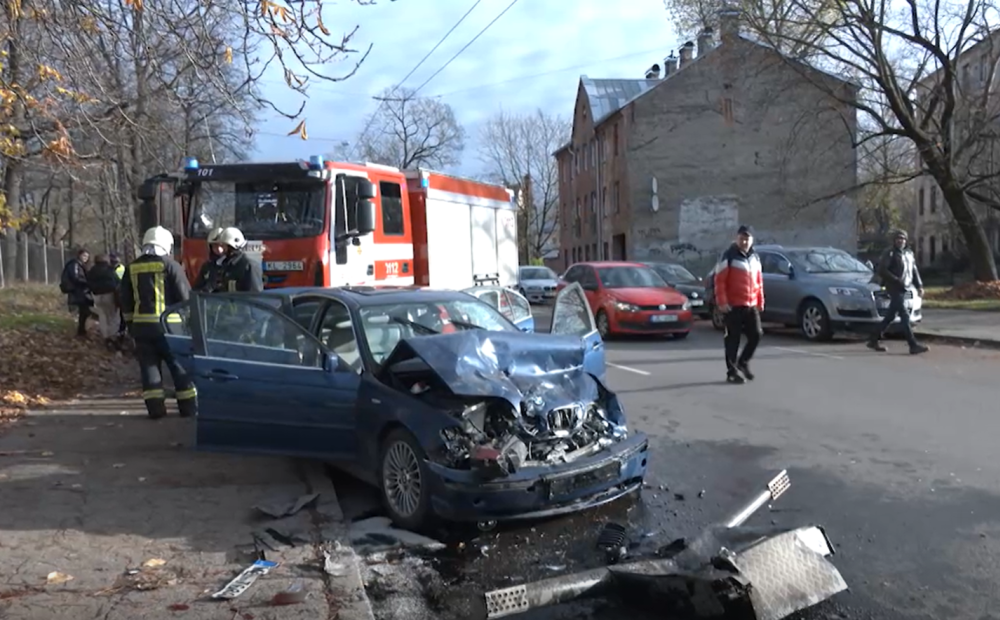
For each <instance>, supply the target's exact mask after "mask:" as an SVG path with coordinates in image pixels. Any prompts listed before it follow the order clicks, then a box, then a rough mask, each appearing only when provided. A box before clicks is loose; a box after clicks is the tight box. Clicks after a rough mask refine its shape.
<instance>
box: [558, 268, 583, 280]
mask: <svg viewBox="0 0 1000 620" xmlns="http://www.w3.org/2000/svg"><path fill="white" fill-rule="evenodd" d="M581 271H583V267H580V266H576V267H570V268H569V271H567V272H566V273H565V274H564V275H563V280H565V281H567V282H576V281H577V279H578V278H579V277H580V272H581Z"/></svg>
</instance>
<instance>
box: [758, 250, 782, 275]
mask: <svg viewBox="0 0 1000 620" xmlns="http://www.w3.org/2000/svg"><path fill="white" fill-rule="evenodd" d="M757 257H758V258H759V259H760V270H761V271H762V272H764V273H778V270H777V263H776V262H775V260H774V254H771V253H770V252H757Z"/></svg>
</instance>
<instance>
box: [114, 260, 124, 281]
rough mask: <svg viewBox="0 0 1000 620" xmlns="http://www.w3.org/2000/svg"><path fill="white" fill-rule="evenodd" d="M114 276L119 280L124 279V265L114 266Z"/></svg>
mask: <svg viewBox="0 0 1000 620" xmlns="http://www.w3.org/2000/svg"><path fill="white" fill-rule="evenodd" d="M115 275H116V276H118V279H119V280H122V279H124V278H125V265H123V264H121V263H118V264H117V265H116V266H115Z"/></svg>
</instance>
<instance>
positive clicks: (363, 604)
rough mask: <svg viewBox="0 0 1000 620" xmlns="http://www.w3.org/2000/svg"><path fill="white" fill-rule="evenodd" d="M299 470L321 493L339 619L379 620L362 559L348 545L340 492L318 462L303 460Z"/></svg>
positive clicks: (323, 543)
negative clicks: (369, 591) (373, 605)
mask: <svg viewBox="0 0 1000 620" xmlns="http://www.w3.org/2000/svg"><path fill="white" fill-rule="evenodd" d="M299 465H300V467H299V469H300V471H301V473H302V477H303V478H304V480H305V483H306V485H307V486H308V487H309V492H310V493H319V500H318V501H317V502H316V507H315V510H316V512H317V514H318V515H319V517H320V518H319V520H318V521H319V523H318V524H317V525H318V528H319V534H320V538H321V546H322V547H323V549H324V551H325V552H326V553H327V554H328V556H329V558H330V559H329V563H330V564H331V565H333V566H335V567H337V570H336V571H334V572H328V573H327V583H328V584H329V596H330V599H331V605H335V606H336V609H337V616H336V617H337V620H375V612H374V610H373V609H372V605H371V601H369V600H368V593H367V592H365V584H364V579H363V578H362V576H361V558H360V557H359V556H358V554H357V553H356V552H355V551H354V549H353V548H352V547H351V546H350V545H348V544H346V543H347V536H346V534H347V524H346V523H344V513H343V511H342V510H341V509H340V500H339V499H337V490H336V489H335V488H334V486H333V483H332V482H331V481H330V477H329V475H328V474H327V472H326V466H325V465H324V464H322V463H319V462H317V461H300V462H299Z"/></svg>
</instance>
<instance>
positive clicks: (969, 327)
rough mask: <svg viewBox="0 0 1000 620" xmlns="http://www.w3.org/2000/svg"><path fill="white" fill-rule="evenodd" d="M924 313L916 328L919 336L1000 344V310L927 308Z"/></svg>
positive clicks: (962, 342)
mask: <svg viewBox="0 0 1000 620" xmlns="http://www.w3.org/2000/svg"><path fill="white" fill-rule="evenodd" d="M923 314H924V320H923V321H921V322H920V324H919V325H917V326H916V329H915V331H916V333H917V335H918V336H925V337H931V338H937V339H942V340H951V341H954V342H957V343H961V344H971V343H973V342H976V341H978V342H980V343H981V344H988V345H998V346H1000V312H985V311H984V312H978V311H974V310H935V309H933V308H925V309H924V311H923Z"/></svg>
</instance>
